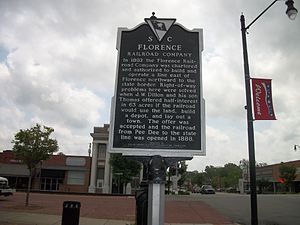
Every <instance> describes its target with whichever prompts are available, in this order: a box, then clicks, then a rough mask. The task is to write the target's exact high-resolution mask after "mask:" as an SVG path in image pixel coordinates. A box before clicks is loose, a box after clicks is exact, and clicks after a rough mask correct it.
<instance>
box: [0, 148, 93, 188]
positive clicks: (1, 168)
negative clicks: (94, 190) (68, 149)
mask: <svg viewBox="0 0 300 225" xmlns="http://www.w3.org/2000/svg"><path fill="white" fill-rule="evenodd" d="M90 165H91V158H90V157H88V156H72V155H63V154H59V155H52V156H51V157H50V158H49V159H48V160H45V161H42V162H41V163H40V164H39V165H38V166H37V168H36V169H35V171H34V174H33V178H32V184H31V185H32V190H36V191H57V192H87V191H88V185H89V178H90V176H89V174H90ZM0 176H2V177H6V178H7V179H8V181H9V185H10V186H11V187H12V188H16V189H17V190H25V189H26V188H27V186H28V181H29V171H28V169H27V167H26V165H24V164H22V162H21V161H20V160H17V159H16V158H15V154H14V153H13V152H12V151H10V150H6V151H3V152H0Z"/></svg>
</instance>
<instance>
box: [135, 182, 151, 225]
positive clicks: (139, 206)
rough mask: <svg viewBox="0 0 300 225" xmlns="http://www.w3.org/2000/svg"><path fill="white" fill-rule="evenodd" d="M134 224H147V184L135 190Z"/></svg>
mask: <svg viewBox="0 0 300 225" xmlns="http://www.w3.org/2000/svg"><path fill="white" fill-rule="evenodd" d="M135 201H136V207H135V208H136V215H135V218H136V223H135V224H136V225H147V218H148V186H142V185H141V188H140V189H137V190H136V192H135Z"/></svg>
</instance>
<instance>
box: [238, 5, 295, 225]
mask: <svg viewBox="0 0 300 225" xmlns="http://www.w3.org/2000/svg"><path fill="white" fill-rule="evenodd" d="M277 1H279V0H275V1H273V2H272V3H271V4H270V5H269V6H268V7H267V8H266V9H265V10H264V11H262V12H261V13H260V14H259V15H258V16H257V17H256V18H255V19H254V20H253V21H252V22H251V23H249V25H248V26H246V25H245V17H244V15H241V18H240V20H241V32H242V45H243V58H244V75H245V88H246V107H245V108H246V110H247V126H248V152H249V165H250V166H249V167H250V192H251V224H252V225H258V218H257V193H256V170H255V148H254V130H253V115H252V103H251V101H252V100H251V89H250V79H251V78H250V71H249V62H248V51H247V40H246V33H247V30H248V29H249V28H250V26H251V25H252V24H254V23H255V21H256V20H258V19H259V18H260V17H261V16H262V15H263V14H264V13H265V12H266V11H267V10H268V9H269V8H271V7H272V5H274V4H275V2H277ZM285 4H286V5H287V10H286V14H287V15H288V17H289V18H290V19H291V20H294V19H295V18H296V15H297V12H298V11H297V9H296V8H295V7H294V1H293V0H286V1H285Z"/></svg>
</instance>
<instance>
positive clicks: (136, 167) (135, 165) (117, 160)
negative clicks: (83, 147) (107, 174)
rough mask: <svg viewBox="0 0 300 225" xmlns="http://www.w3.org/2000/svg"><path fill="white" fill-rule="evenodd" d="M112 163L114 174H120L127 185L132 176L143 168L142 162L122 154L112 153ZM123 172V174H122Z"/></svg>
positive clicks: (121, 179)
mask: <svg viewBox="0 0 300 225" xmlns="http://www.w3.org/2000/svg"><path fill="white" fill-rule="evenodd" d="M109 163H110V165H111V166H112V173H113V175H115V176H116V175H117V176H120V177H119V178H120V182H121V183H123V184H125V185H127V184H128V183H129V182H130V181H131V180H132V177H134V176H136V175H137V174H138V173H139V172H140V170H141V163H139V162H138V161H136V160H132V159H129V158H126V157H123V156H122V154H119V153H116V154H111V157H110V160H109ZM121 174H122V175H121Z"/></svg>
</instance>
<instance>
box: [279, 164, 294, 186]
mask: <svg viewBox="0 0 300 225" xmlns="http://www.w3.org/2000/svg"><path fill="white" fill-rule="evenodd" d="M296 170H297V169H296V167H295V166H294V165H291V166H289V165H285V164H283V163H281V165H280V167H279V173H280V175H279V177H280V178H281V179H283V180H284V184H285V185H286V187H290V185H291V184H292V182H293V180H295V179H296Z"/></svg>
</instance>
